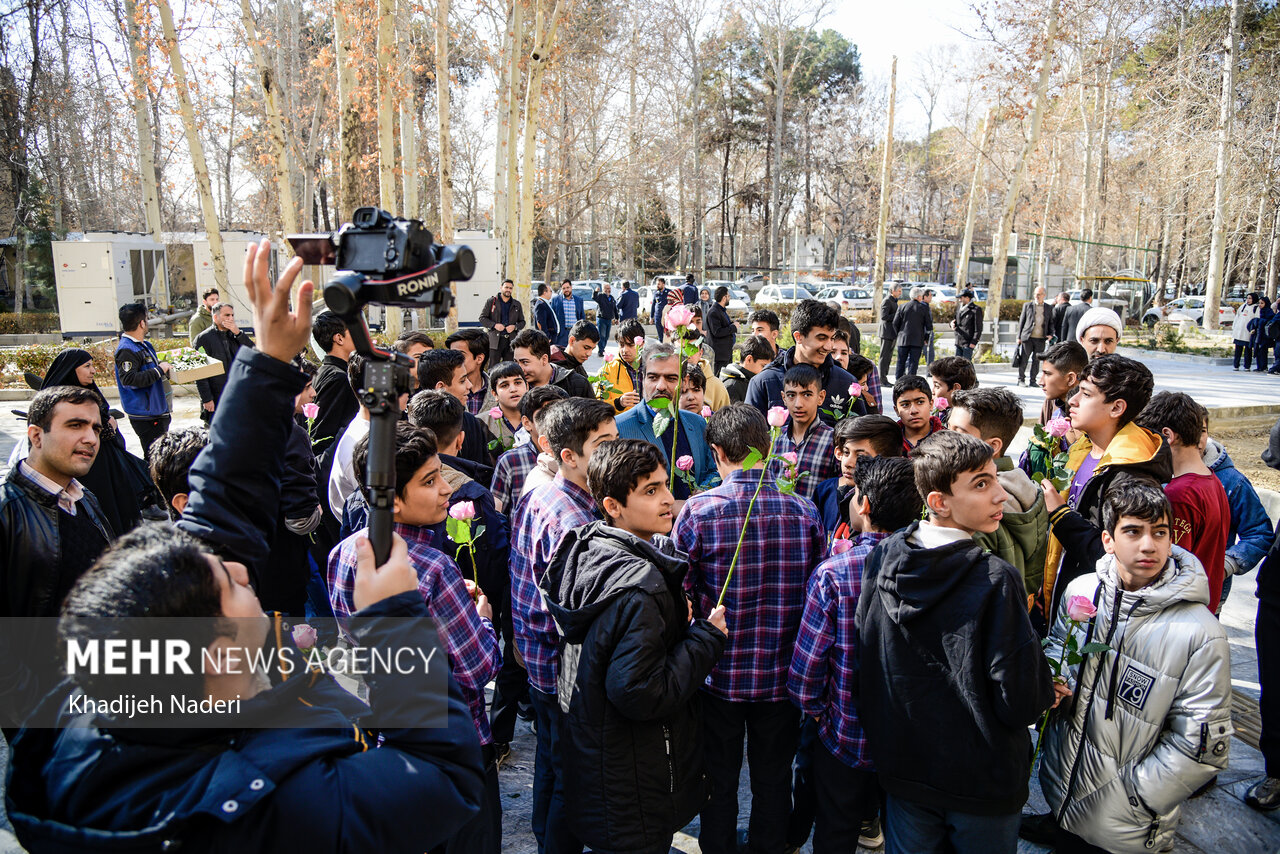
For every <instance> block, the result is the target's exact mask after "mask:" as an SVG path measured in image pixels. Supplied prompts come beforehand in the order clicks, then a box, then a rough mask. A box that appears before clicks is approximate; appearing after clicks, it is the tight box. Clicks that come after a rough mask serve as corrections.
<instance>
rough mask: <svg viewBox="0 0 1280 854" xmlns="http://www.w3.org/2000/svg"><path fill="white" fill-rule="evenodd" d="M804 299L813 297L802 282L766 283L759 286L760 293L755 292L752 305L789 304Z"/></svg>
mask: <svg viewBox="0 0 1280 854" xmlns="http://www.w3.org/2000/svg"><path fill="white" fill-rule="evenodd" d="M806 299H813V292H812V291H809V290H807V289H806V288H805V287H804V285H803V284H800V285H796V284H783V285H768V286H767V287H764V288H761V289H760V293H758V294H756V299H755V303H754V305H756V306H762V305H771V304H775V303H782V304H788V305H789V304H794V303H798V302H800V301H801V300H806Z"/></svg>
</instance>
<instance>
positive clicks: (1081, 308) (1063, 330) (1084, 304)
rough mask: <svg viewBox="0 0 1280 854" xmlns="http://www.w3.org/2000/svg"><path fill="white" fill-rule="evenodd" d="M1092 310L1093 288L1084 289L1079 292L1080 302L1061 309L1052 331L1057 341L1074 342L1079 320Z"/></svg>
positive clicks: (1076, 338)
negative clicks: (1060, 314) (1061, 311)
mask: <svg viewBox="0 0 1280 854" xmlns="http://www.w3.org/2000/svg"><path fill="white" fill-rule="evenodd" d="M1091 308H1093V288H1085V289H1084V290H1082V291H1081V292H1080V302H1078V303H1076V304H1074V305H1067V306H1066V307H1065V308H1064V309H1063V313H1062V316H1061V317H1059V318H1058V325H1057V327H1056V328H1055V329H1054V332H1055V334H1057V336H1058V340H1059V341H1076V340H1078V337H1077V335H1076V326H1077V325H1079V323H1080V318H1082V317H1084V316H1085V315H1086V314H1088V313H1089V309H1091Z"/></svg>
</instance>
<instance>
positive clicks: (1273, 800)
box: [1244, 777, 1280, 810]
mask: <svg viewBox="0 0 1280 854" xmlns="http://www.w3.org/2000/svg"><path fill="white" fill-rule="evenodd" d="M1244 802H1245V803H1246V804H1248V805H1249V806H1251V807H1253V808H1254V809H1256V810H1273V809H1275V808H1276V807H1280V777H1263V778H1262V780H1260V781H1259V782H1257V783H1254V784H1253V785H1252V786H1250V787H1249V791H1247V792H1245V793H1244Z"/></svg>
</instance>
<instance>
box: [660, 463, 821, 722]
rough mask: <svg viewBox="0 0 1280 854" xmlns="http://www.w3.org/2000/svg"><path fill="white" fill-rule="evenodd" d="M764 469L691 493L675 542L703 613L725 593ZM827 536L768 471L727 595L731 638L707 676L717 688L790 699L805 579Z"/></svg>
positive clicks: (809, 509) (736, 694) (749, 697)
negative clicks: (790, 669) (789, 680)
mask: <svg viewBox="0 0 1280 854" xmlns="http://www.w3.org/2000/svg"><path fill="white" fill-rule="evenodd" d="M760 475H761V472H760V470H759V469H753V470H751V471H735V472H732V473H731V474H730V475H729V479H728V480H727V481H726V482H725V483H724V484H723V485H721V486H717V487H716V488H715V489H711V490H708V491H706V492H702V493H699V494H697V495H695V496H693V497H692V498H690V499H689V500H688V502H686V503H685V505H684V509H682V510H681V511H680V516H679V518H678V519H677V520H676V525H675V542H676V547H677V548H679V549H680V550H681V551H683V552H685V553H687V554H688V555H689V573H688V575H686V576H685V580H684V589H685V590H686V591H687V592H688V593H690V594H691V595H692V597H693V610H694V613H695V614H696V615H698V616H700V617H705V616H707V615H708V614H710V613H711V611H712V609H713V608H715V605H716V600H717V599H719V598H720V590H721V588H723V587H724V583H725V577H726V576H727V575H728V573H729V564H730V563H732V562H733V553H734V550H735V548H736V547H737V545H738V537H739V535H740V534H741V533H742V527H743V522H744V520H745V519H746V516H747V506H748V505H749V504H750V503H751V496H752V495H753V494H755V491H756V486H757V484H759V482H760ZM826 542H827V540H826V533H825V532H824V531H823V530H822V523H821V522H820V521H819V520H818V511H817V509H816V508H815V507H814V506H813V504H812V503H811V502H809V501H806V500H804V499H803V498H799V497H797V496H794V495H783V494H782V493H781V492H778V490H777V489H776V488H775V487H774V485H773V483H772V482H771V481H770V480H769V478H768V477H766V478H765V483H764V486H763V487H761V489H760V494H759V496H757V497H756V502H755V507H754V508H753V509H752V511H751V523H750V525H749V526H748V527H747V533H746V536H745V537H743V539H742V552H741V554H740V555H739V556H738V565H737V566H736V567H735V568H734V570H733V579H732V581H731V582H730V584H729V591H728V593H726V594H725V597H724V605H725V608H726V609H727V611H728V616H729V626H730V631H729V640H728V641H727V643H726V644H725V651H724V655H722V656H720V660H719V662H718V663H717V664H716V666H715V669H714V670H712V671H711V675H710V676H708V677H707V686H706V687H707V690H708V691H709V692H710V693H712V694H714V695H715V696H717V697H721V698H723V699H726V700H734V701H744V702H745V701H752V702H754V701H767V702H776V701H779V700H785V699H787V667H788V665H790V663H791V649H792V646H793V645H794V643H795V638H796V631H797V630H798V629H799V627H800V615H801V612H802V610H803V608H804V585H805V581H806V580H808V578H809V573H810V572H812V571H813V568H814V567H815V566H817V565H818V563H819V561H821V560H822V557H823V554H824V552H825V550H826Z"/></svg>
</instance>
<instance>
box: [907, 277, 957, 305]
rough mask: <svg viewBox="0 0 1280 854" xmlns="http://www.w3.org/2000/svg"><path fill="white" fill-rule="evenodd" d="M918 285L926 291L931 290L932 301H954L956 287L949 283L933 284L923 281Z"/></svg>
mask: <svg viewBox="0 0 1280 854" xmlns="http://www.w3.org/2000/svg"><path fill="white" fill-rule="evenodd" d="M913 287H914V286H913ZM920 287H923V288H924V289H925V290H928V291H933V301H934V302H936V303H949V302H955V301H956V289H955V288H953V287H951V285H935V284H934V283H933V282H923V283H921V285H920Z"/></svg>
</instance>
